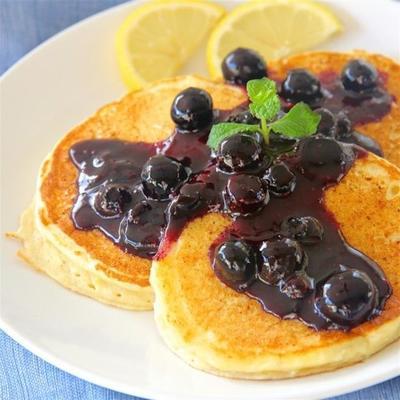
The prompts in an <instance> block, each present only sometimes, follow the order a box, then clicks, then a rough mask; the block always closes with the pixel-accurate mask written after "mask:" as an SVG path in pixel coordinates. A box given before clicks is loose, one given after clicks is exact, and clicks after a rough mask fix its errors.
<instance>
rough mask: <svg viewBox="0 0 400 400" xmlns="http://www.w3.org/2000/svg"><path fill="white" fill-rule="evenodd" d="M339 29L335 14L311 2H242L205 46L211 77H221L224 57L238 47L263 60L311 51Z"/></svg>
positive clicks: (302, 0)
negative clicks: (255, 53)
mask: <svg viewBox="0 0 400 400" xmlns="http://www.w3.org/2000/svg"><path fill="white" fill-rule="evenodd" d="M340 30H342V25H341V23H340V22H339V21H338V19H337V18H336V17H335V15H334V14H333V13H332V12H331V11H330V10H329V9H328V8H327V7H325V6H322V5H320V4H318V3H315V2H313V1H311V0H258V1H251V2H247V3H243V4H241V5H240V6H238V7H236V8H235V9H234V10H233V11H232V12H231V13H230V14H228V15H227V16H226V17H225V18H223V19H222V20H221V21H220V22H219V23H218V25H217V26H216V27H215V29H214V30H213V32H212V34H211V36H210V39H209V41H208V45H207V65H208V69H209V72H210V75H211V77H213V78H218V77H220V76H221V62H222V60H223V58H224V57H225V56H226V55H227V54H228V53H229V52H230V51H232V50H234V49H235V48H237V47H247V48H251V49H253V50H256V51H257V52H259V53H260V54H261V55H262V56H263V57H264V59H265V60H267V61H268V60H271V59H276V58H281V57H285V56H287V55H289V54H292V53H296V52H301V51H304V50H307V49H310V48H312V47H314V46H316V45H317V44H319V43H321V42H323V41H325V40H326V39H327V38H328V37H330V36H331V35H333V34H334V33H336V32H338V31H340Z"/></svg>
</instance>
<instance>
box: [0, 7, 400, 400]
mask: <svg viewBox="0 0 400 400" xmlns="http://www.w3.org/2000/svg"><path fill="white" fill-rule="evenodd" d="M123 2H124V1H123V0H0V49H1V55H0V74H2V73H3V72H5V71H6V70H7V69H8V68H9V67H10V66H11V65H12V64H14V63H15V62H16V61H17V60H18V59H19V58H21V57H22V56H23V55H24V54H25V53H27V52H28V51H29V50H31V49H32V48H34V47H35V46H37V45H38V44H39V43H41V42H42V41H44V40H45V39H47V38H48V37H50V36H52V35H54V34H55V33H57V32H59V31H60V30H62V29H64V28H66V27H67V26H69V25H71V24H73V23H75V22H77V21H79V20H81V19H83V18H85V17H87V16H89V15H92V14H94V13H96V12H99V11H101V10H103V9H106V8H108V7H112V6H113V5H116V4H120V3H123ZM0 399H1V400H22V399H24V400H81V399H82V400H135V399H137V398H135V397H132V396H127V395H124V394H121V393H117V392H114V391H111V390H108V389H104V388H101V387H99V386H96V385H93V384H90V383H88V382H86V381H83V380H81V379H78V378H75V377H74V376H72V375H70V374H68V373H66V372H63V371H61V370H59V369H58V368H55V367H53V366H52V365H50V364H48V363H46V362H45V361H43V360H41V359H40V358H38V357H36V356H35V355H33V354H32V353H30V352H29V351H27V350H25V349H24V348H23V347H22V346H20V345H19V344H17V343H16V342H15V341H14V340H12V339H11V338H10V337H8V336H7V335H6V334H5V333H3V332H1V331H0ZM361 399H368V400H400V377H398V378H396V379H392V380H391V381H388V382H385V383H382V384H380V385H376V386H373V387H371V388H368V389H365V390H362V391H359V392H355V393H352V394H348V395H345V396H340V397H336V398H335V400H361ZM331 400H333V399H331Z"/></svg>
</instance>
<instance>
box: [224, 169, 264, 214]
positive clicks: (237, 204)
mask: <svg viewBox="0 0 400 400" xmlns="http://www.w3.org/2000/svg"><path fill="white" fill-rule="evenodd" d="M226 198H227V204H228V207H229V210H230V211H231V212H233V213H239V214H248V213H251V212H255V211H257V210H259V209H260V208H261V207H262V206H263V205H264V204H266V203H267V202H268V200H269V196H268V192H267V191H266V189H265V187H264V185H263V182H262V181H261V179H260V178H259V177H258V176H254V175H233V176H232V177H230V178H229V180H228V184H227V187H226Z"/></svg>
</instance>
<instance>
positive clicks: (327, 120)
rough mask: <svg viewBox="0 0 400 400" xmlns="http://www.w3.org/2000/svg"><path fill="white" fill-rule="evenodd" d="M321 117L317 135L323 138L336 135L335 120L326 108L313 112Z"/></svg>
mask: <svg viewBox="0 0 400 400" xmlns="http://www.w3.org/2000/svg"><path fill="white" fill-rule="evenodd" d="M314 112H316V113H317V114H319V115H320V116H321V120H320V121H319V125H318V130H317V133H320V134H322V135H324V136H330V137H334V136H335V134H336V118H335V116H334V115H333V114H332V113H331V112H330V111H329V110H328V109H327V108H318V109H316V110H314Z"/></svg>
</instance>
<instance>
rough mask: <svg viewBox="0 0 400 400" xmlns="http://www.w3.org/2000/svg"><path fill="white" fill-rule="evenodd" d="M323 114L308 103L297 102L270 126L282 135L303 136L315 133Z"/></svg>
mask: <svg viewBox="0 0 400 400" xmlns="http://www.w3.org/2000/svg"><path fill="white" fill-rule="evenodd" d="M320 120H321V116H320V115H319V114H317V113H315V112H314V111H312V110H311V108H310V107H309V106H308V105H307V104H306V103H303V102H301V103H297V104H295V105H294V106H293V107H292V108H291V109H290V110H289V112H288V113H287V114H285V115H284V116H283V117H282V118H280V119H277V120H276V121H274V122H272V123H270V124H269V127H270V128H271V129H272V130H273V131H274V132H275V133H280V134H281V135H284V136H288V137H291V138H301V137H304V136H310V135H312V134H314V133H315V132H316V130H317V128H318V124H319V121H320Z"/></svg>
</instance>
